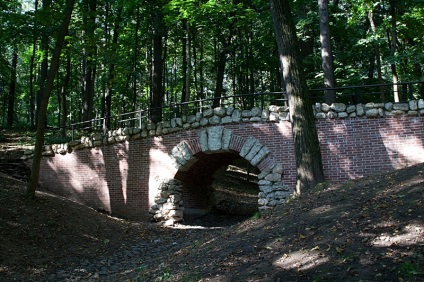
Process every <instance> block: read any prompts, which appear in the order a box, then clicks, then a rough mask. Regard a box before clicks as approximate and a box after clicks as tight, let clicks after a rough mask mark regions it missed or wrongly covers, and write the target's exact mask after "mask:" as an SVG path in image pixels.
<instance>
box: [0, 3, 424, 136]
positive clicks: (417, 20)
mask: <svg viewBox="0 0 424 282" xmlns="http://www.w3.org/2000/svg"><path fill="white" fill-rule="evenodd" d="M336 2H337V5H335V4H334V3H335V2H332V1H331V3H330V6H329V8H330V31H331V36H332V48H333V55H334V66H335V76H336V85H337V86H349V85H358V84H370V83H375V82H377V79H376V77H377V70H376V67H375V47H376V46H379V48H380V57H381V59H382V69H381V71H382V75H383V81H384V82H391V80H392V77H391V70H390V63H395V64H396V66H397V68H398V74H399V79H400V81H403V82H404V81H419V80H423V79H424V78H423V73H424V69H423V64H424V55H423V52H422V50H423V48H424V37H423V36H422V34H424V25H422V19H423V18H424V8H423V5H422V1H420V0H405V1H403V2H402V5H401V7H398V8H397V9H396V12H397V34H398V45H397V52H396V53H395V55H394V56H389V55H390V52H389V48H388V38H387V30H388V29H390V18H391V17H390V15H389V10H390V9H389V7H388V6H387V5H388V4H387V3H386V4H385V5H386V6H383V5H382V4H381V3H380V2H378V3H377V2H373V1H368V0H367V1H363V0H354V1H346V0H343V1H336ZM87 3H88V2H87V1H79V2H78V3H77V5H76V8H75V12H74V14H73V18H72V22H71V25H70V27H69V34H68V36H67V43H66V46H65V48H64V50H63V54H62V57H61V66H60V68H59V73H58V76H57V79H56V83H55V87H54V90H53V93H52V96H51V101H50V105H49V109H48V126H50V127H57V126H59V125H60V121H61V119H63V117H62V116H61V115H60V114H61V113H62V109H61V107H60V104H61V100H60V99H59V96H60V93H61V91H62V86H63V85H64V82H65V77H66V74H67V72H68V70H67V68H66V63H65V62H66V60H67V57H68V55H69V56H70V68H69V69H70V70H71V71H70V73H69V82H68V83H67V85H66V86H67V87H66V89H64V90H65V96H66V103H67V105H66V108H67V112H68V113H67V117H66V124H68V125H69V124H71V123H75V122H79V121H81V120H82V108H83V97H84V95H85V94H84V81H83V79H82V78H83V77H84V74H85V73H86V72H87V70H86V67H87V64H88V63H93V64H92V65H93V66H94V67H95V72H94V73H93V79H94V97H93V113H92V116H93V117H97V118H98V117H101V116H102V115H103V113H104V109H105V93H106V88H107V84H108V83H110V84H111V86H112V89H113V96H112V105H111V113H112V114H113V115H114V114H119V113H122V112H128V111H132V110H137V109H140V108H142V109H147V108H148V107H149V104H150V100H151V95H152V94H153V93H151V89H152V87H151V86H152V85H151V81H152V77H151V74H152V65H153V61H154V58H153V52H152V51H153V50H152V46H153V37H152V34H153V33H152V32H151V31H152V30H153V23H154V18H155V15H154V12H153V11H155V7H157V6H158V5H159V6H160V8H161V9H162V12H163V14H164V20H165V34H164V38H163V42H164V44H163V52H162V58H163V60H164V74H163V75H164V79H163V86H164V90H165V91H164V103H165V104H168V103H170V102H179V101H181V92H182V89H183V87H184V86H185V84H186V83H187V80H186V79H185V74H184V73H183V64H184V63H187V61H186V62H184V56H183V50H184V48H183V42H185V41H184V40H187V39H188V38H190V40H191V42H190V43H189V45H190V46H189V47H190V48H189V49H190V50H189V51H190V52H189V55H190V56H191V57H190V64H191V70H190V71H189V73H187V74H186V75H188V77H189V78H190V83H191V89H190V90H191V91H190V97H191V98H192V99H200V98H211V97H212V96H213V93H214V90H215V87H216V85H215V84H216V70H217V61H218V60H217V59H218V56H219V53H220V51H221V50H222V48H223V47H224V42H225V41H226V40H227V41H229V42H230V46H227V47H226V48H227V50H226V51H227V52H226V54H227V56H226V66H225V81H224V85H225V89H224V92H225V95H232V94H241V93H252V92H262V91H279V90H281V83H280V81H279V79H280V75H279V73H278V66H279V62H278V56H277V55H276V54H277V52H276V51H277V50H276V44H275V38H274V33H273V26H272V19H271V15H270V11H269V1H266V0H254V1H247V0H240V1H229V0H223V1H218V0H204V1H200V0H188V1H185V0H167V1H131V0H126V1H96V7H95V8H96V9H95V10H93V11H90V9H89V8H88V6H87ZM64 4H65V1H63V0H61V1H55V2H52V4H51V5H50V6H48V7H42V5H41V3H39V5H38V7H37V10H35V7H33V5H34V3H33V2H30V1H23V0H11V1H2V2H1V4H0V42H2V44H1V45H0V64H1V66H2V67H1V68H0V101H1V103H0V125H5V123H6V113H7V95H8V87H9V83H10V80H11V58H12V51H13V49H14V48H17V50H18V57H19V59H18V72H17V73H18V79H17V84H18V85H17V94H16V97H15V98H16V99H15V109H16V115H15V121H16V122H15V124H14V126H15V127H17V128H29V127H31V124H30V120H31V112H33V111H34V108H32V109H30V107H34V106H33V105H31V103H30V102H29V101H30V100H32V101H33V102H35V101H36V96H37V93H38V92H39V90H40V88H41V86H42V84H41V81H39V78H40V69H41V63H42V61H43V57H44V55H47V56H48V57H49V56H51V54H47V53H46V54H44V49H43V48H42V46H41V42H42V40H41V39H42V38H44V37H47V43H48V44H49V47H50V48H51V47H52V45H53V42H54V38H55V36H56V32H57V29H58V25H57V23H58V22H60V21H59V19H60V17H61V13H62V12H61V11H62V10H63V6H64ZM120 6H122V14H121V15H120V17H118V15H117V11H118V9H119V7H120ZM292 11H293V14H294V20H295V22H296V25H297V35H298V37H299V41H300V48H301V54H302V57H303V66H304V71H305V73H306V77H307V80H308V85H309V87H310V88H321V87H322V86H323V79H322V71H321V56H320V42H319V16H318V8H317V4H316V2H311V1H307V0H298V1H293V2H292ZM371 11H373V14H374V19H375V24H376V30H375V32H374V31H372V30H371V27H370V21H369V18H368V17H369V15H370V12H371ZM90 18H91V19H94V24H89V23H88V19H90ZM117 22H119V26H120V28H119V30H118V35H119V36H118V42H117V44H112V38H113V27H114V25H115V23H117ZM187 22H188V23H189V26H187V24H186V23H187ZM91 25H93V26H91ZM34 44H35V45H34ZM115 45H116V46H115ZM184 47H187V46H184ZM33 51H34V57H33ZM186 52H187V51H186ZM186 55H187V54H186ZM32 61H33V62H34V65H33V67H32V76H31V74H30V71H31V62H32ZM111 64H114V67H115V70H114V78H113V79H112V80H111V81H109V69H110V66H111ZM108 81H109V82H108ZM30 85H32V88H30ZM34 104H35V103H34ZM167 114H172V113H170V112H169V113H167Z"/></svg>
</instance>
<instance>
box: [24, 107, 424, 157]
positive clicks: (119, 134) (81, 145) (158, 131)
mask: <svg viewBox="0 0 424 282" xmlns="http://www.w3.org/2000/svg"><path fill="white" fill-rule="evenodd" d="M313 110H314V114H315V117H316V119H325V118H329V119H336V118H339V119H344V118H382V117H391V116H421V115H423V114H424V100H423V99H419V100H411V101H409V102H405V103H392V102H388V103H367V104H357V105H346V104H342V103H333V104H331V105H328V104H325V103H316V104H315V105H313ZM289 120H290V115H289V107H288V106H275V105H271V106H269V107H268V109H264V110H262V109H260V108H258V107H253V108H252V109H251V110H241V109H235V108H234V107H232V106H230V107H226V108H215V109H206V110H205V111H203V112H199V113H196V114H195V115H189V116H182V117H180V118H172V119H171V120H167V121H162V122H159V123H157V124H154V123H147V122H145V123H144V124H143V126H142V127H141V128H119V129H116V130H109V131H108V133H107V135H103V134H93V135H91V136H89V137H88V136H84V137H81V139H80V140H74V141H70V142H68V143H65V144H54V145H46V146H45V147H44V150H43V156H45V157H47V156H55V154H63V155H64V154H67V153H71V152H72V151H73V150H81V149H86V148H93V147H101V146H106V145H112V144H115V143H120V142H124V141H128V140H137V139H141V138H147V137H153V136H161V135H166V134H171V133H175V132H178V131H181V130H188V129H197V128H200V127H206V126H210V125H225V124H233V123H248V122H274V123H277V122H284V121H286V122H288V121H289ZM32 154H33V150H26V151H25V152H24V156H23V157H22V159H30V158H32Z"/></svg>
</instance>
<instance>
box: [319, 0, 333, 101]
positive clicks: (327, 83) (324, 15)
mask: <svg viewBox="0 0 424 282" xmlns="http://www.w3.org/2000/svg"><path fill="white" fill-rule="evenodd" d="M318 10H319V30H320V36H319V38H320V42H321V58H322V71H323V74H324V87H325V88H334V87H335V86H336V83H335V80H334V65H333V51H332V50H331V36H330V25H329V16H328V0H318ZM335 101H336V92H335V90H326V91H325V102H326V103H327V104H329V105H331V104H332V103H334V102H335Z"/></svg>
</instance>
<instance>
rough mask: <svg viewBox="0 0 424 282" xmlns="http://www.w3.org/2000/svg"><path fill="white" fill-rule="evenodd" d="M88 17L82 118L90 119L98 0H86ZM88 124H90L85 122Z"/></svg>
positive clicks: (94, 73) (92, 101)
mask: <svg viewBox="0 0 424 282" xmlns="http://www.w3.org/2000/svg"><path fill="white" fill-rule="evenodd" d="M84 2H85V3H84V4H85V6H86V9H87V11H88V17H87V16H85V17H84V19H85V23H84V25H85V27H84V29H85V35H86V40H85V45H86V53H85V58H84V60H85V73H84V77H83V91H84V92H83V102H82V119H83V121H89V120H91V119H92V118H93V104H94V83H95V76H96V59H95V57H96V53H97V52H96V42H95V38H94V37H95V36H94V32H95V29H96V10H97V0H85V1H84ZM84 126H88V124H84Z"/></svg>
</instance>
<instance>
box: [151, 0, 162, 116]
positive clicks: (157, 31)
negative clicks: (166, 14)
mask: <svg viewBox="0 0 424 282" xmlns="http://www.w3.org/2000/svg"><path fill="white" fill-rule="evenodd" d="M153 28H154V35H153V69H152V94H151V107H152V108H151V111H150V118H151V120H152V121H153V122H155V123H156V122H159V121H162V108H161V107H162V101H163V87H162V77H163V57H162V37H163V34H164V23H163V14H162V11H161V7H157V8H156V10H155V18H154V22H153Z"/></svg>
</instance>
